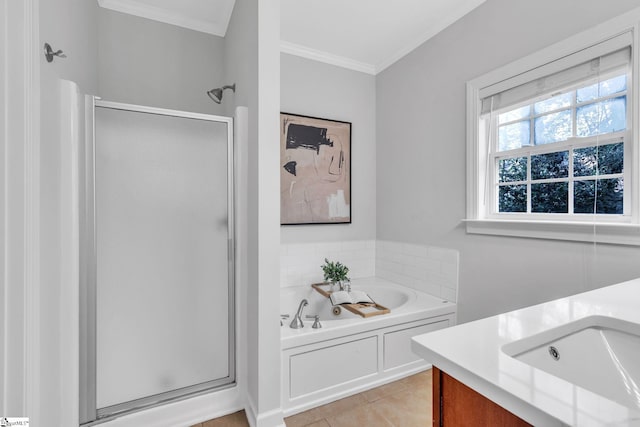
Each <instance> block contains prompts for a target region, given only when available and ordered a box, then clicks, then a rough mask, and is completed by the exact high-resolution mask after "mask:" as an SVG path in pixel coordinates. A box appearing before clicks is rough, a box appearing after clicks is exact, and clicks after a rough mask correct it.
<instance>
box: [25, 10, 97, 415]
mask: <svg viewBox="0 0 640 427" xmlns="http://www.w3.org/2000/svg"><path fill="white" fill-rule="evenodd" d="M38 3H39V14H40V17H39V23H38V25H39V30H40V40H39V42H38V43H37V44H38V49H40V46H42V45H43V44H44V42H45V41H46V42H49V43H50V44H51V46H53V48H54V49H56V50H57V49H62V50H64V52H65V54H66V55H67V58H56V59H55V60H54V61H53V62H52V63H47V62H45V60H44V56H40V101H41V102H40V115H41V117H40V141H39V149H40V153H39V158H40V165H39V175H40V183H39V185H40V188H39V191H40V206H39V207H38V208H39V215H40V216H39V219H40V229H39V231H40V233H39V235H38V237H39V243H40V245H39V246H40V256H39V263H40V264H39V267H40V271H39V272H32V274H34V275H36V276H37V277H38V278H39V286H38V287H37V289H32V290H31V291H30V292H33V293H34V294H35V295H37V298H38V303H39V304H40V307H39V309H38V310H37V312H38V317H37V319H38V320H39V322H40V323H39V326H40V328H39V336H38V337H30V338H31V339H37V340H38V342H39V348H40V349H41V350H42V351H41V352H40V353H39V354H37V355H31V356H28V357H27V359H25V360H29V359H31V358H32V357H35V358H39V361H40V364H39V365H40V366H39V368H40V369H39V371H38V372H32V373H31V374H32V375H38V376H39V377H38V380H39V381H38V383H37V384H38V390H37V393H38V394H39V397H40V400H39V402H38V403H39V407H37V406H38V405H36V404H34V405H33V407H31V408H28V409H29V411H30V412H32V413H33V414H34V416H32V417H31V419H30V421H31V423H32V424H33V425H73V424H72V423H73V422H74V421H75V423H76V425H77V421H76V420H77V409H76V411H73V408H77V406H76V404H77V402H76V404H72V403H71V402H69V401H68V400H66V398H67V397H68V393H69V392H70V391H71V390H72V389H73V388H74V387H75V386H76V385H75V384H73V385H70V382H72V381H73V376H70V375H71V374H70V372H77V369H78V366H77V364H75V366H74V361H76V360H77V359H75V357H74V354H73V348H69V347H67V346H65V344H64V343H65V341H64V340H63V337H65V336H68V334H69V332H70V331H72V330H73V327H74V326H75V325H69V324H68V323H65V320H68V319H69V316H68V313H67V312H65V307H67V308H68V307H69V304H70V303H71V304H72V303H73V301H68V300H65V285H67V283H65V282H63V280H62V277H65V273H67V271H66V270H67V267H68V264H67V262H68V261H69V259H68V257H69V253H68V252H67V253H63V251H61V248H65V250H64V251H65V252H66V247H65V246H64V244H65V241H68V239H67V235H65V234H63V227H64V226H65V225H66V224H68V221H69V218H68V217H66V216H65V215H64V212H66V211H67V209H68V207H69V205H65V202H68V200H65V199H64V197H63V196H64V195H65V194H67V195H68V191H67V188H65V186H66V185H68V182H63V179H64V178H63V176H64V175H66V173H67V172H68V171H67V170H62V169H61V168H62V164H63V162H64V160H63V158H65V157H66V158H68V157H69V151H67V150H65V149H63V146H66V142H67V141H62V140H61V138H60V134H61V128H62V126H63V125H65V124H63V123H62V118H61V117H62V116H61V115H62V112H61V109H60V105H61V91H60V79H66V80H71V81H74V82H76V83H77V84H78V85H79V86H80V87H81V90H83V91H86V92H88V93H95V91H96V90H97V86H98V69H97V50H96V46H97V44H98V41H97V27H98V10H97V9H98V7H97V4H96V2H95V1H86V0H57V1H55V2H53V1H40V2H38ZM69 124H70V123H66V125H69ZM36 234H37V233H36ZM71 317H73V316H71ZM70 352H71V354H69V353H70ZM76 354H77V353H76ZM36 381H37V380H36ZM31 403H34V402H31ZM27 415H31V414H27Z"/></svg>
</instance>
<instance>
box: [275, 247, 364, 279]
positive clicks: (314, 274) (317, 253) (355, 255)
mask: <svg viewBox="0 0 640 427" xmlns="http://www.w3.org/2000/svg"><path fill="white" fill-rule="evenodd" d="M325 258H327V259H329V261H340V262H341V263H343V264H344V265H346V266H347V267H349V277H350V278H352V279H356V278H360V277H372V276H375V272H376V265H375V264H376V241H375V240H353V241H345V242H323V243H292V244H282V245H280V284H281V286H298V285H301V286H309V285H310V284H312V283H317V282H322V281H323V279H324V278H323V276H322V268H321V266H322V264H324V259H325Z"/></svg>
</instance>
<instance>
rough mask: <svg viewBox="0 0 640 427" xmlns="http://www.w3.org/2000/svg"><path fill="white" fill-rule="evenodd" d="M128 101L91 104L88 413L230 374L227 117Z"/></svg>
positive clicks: (186, 390) (227, 379)
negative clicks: (91, 389)
mask: <svg viewBox="0 0 640 427" xmlns="http://www.w3.org/2000/svg"><path fill="white" fill-rule="evenodd" d="M128 107H131V108H125V107H122V105H120V104H112V103H107V102H101V103H100V104H98V105H97V106H96V108H95V147H94V150H95V154H94V155H95V170H94V176H95V183H94V188H95V198H94V200H95V245H94V247H95V251H96V264H95V300H96V305H95V331H96V337H95V392H96V396H95V407H96V410H97V418H103V417H108V416H110V415H114V414H118V413H121V412H126V411H128V410H131V409H135V408H139V407H142V406H147V405H153V404H157V403H160V402H163V401H167V400H171V399H173V398H176V397H180V396H184V395H185V394H190V393H197V392H200V391H203V390H208V389H211V388H212V387H216V386H220V385H225V384H229V383H232V382H233V381H234V374H235V373H234V362H233V361H234V347H233V342H234V339H233V330H234V325H233V289H234V288H233V274H232V273H233V256H232V253H233V252H232V249H233V245H232V236H233V232H232V231H233V223H232V218H233V215H232V210H231V207H232V203H231V202H232V200H233V198H232V194H231V189H232V185H231V176H232V174H231V165H232V161H231V160H232V153H231V147H232V144H231V138H230V132H231V126H230V119H226V120H225V118H216V117H215V116H205V115H197V114H189V113H177V112H167V111H166V110H156V109H145V108H142V109H141V110H135V109H134V108H133V107H132V106H128ZM169 113H172V114H169Z"/></svg>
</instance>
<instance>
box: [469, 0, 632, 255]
mask: <svg viewBox="0 0 640 427" xmlns="http://www.w3.org/2000/svg"><path fill="white" fill-rule="evenodd" d="M639 28H640V8H638V9H634V10H632V11H630V12H628V13H626V14H623V15H620V16H618V17H616V18H614V19H611V20H609V21H607V22H605V23H603V24H600V25H598V26H597V27H594V28H592V29H590V30H587V31H585V32H582V33H580V34H577V35H575V36H573V37H570V38H568V39H566V40H563V41H561V42H559V43H556V44H554V45H552V46H550V47H548V48H546V49H543V50H541V51H538V52H536V53H534V54H532V55H529V56H527V57H524V58H522V59H520V60H518V61H515V62H513V63H510V64H508V65H505V66H503V67H501V68H498V69H496V70H494V71H492V72H490V73H488V74H485V75H483V76H480V77H478V78H476V79H474V80H471V81H469V82H467V123H466V125H467V219H466V220H465V222H466V228H467V232H468V233H473V234H489V235H503V236H519V237H531V238H544V239H557V240H571V241H585V242H602V243H613V244H626V245H640V209H639V206H640V182H639V177H640V173H639V169H640V160H639V159H640V142H639V139H638V135H639V132H638V130H639V129H638V125H639V118H638V116H639V115H640V109H639V108H638V106H639V100H640V95H639V93H640V92H639V85H638V81H639V74H640V55H638V53H637V52H636V50H637V49H638V48H640V43H639V40H638V39H639V34H638V33H639ZM626 32H631V35H632V42H631V43H632V50H631V55H632V56H631V65H630V67H631V69H632V70H633V72H632V78H631V79H630V81H629V82H628V84H629V88H628V90H627V108H628V109H630V111H631V114H628V117H630V118H629V119H628V120H630V122H629V123H628V127H627V129H628V131H627V132H622V133H623V134H624V135H623V138H624V141H625V153H624V154H625V176H624V179H625V190H624V191H625V193H626V196H625V199H626V200H629V201H630V203H629V202H627V201H625V203H627V205H625V210H624V215H613V216H611V215H602V214H600V215H595V214H591V215H589V214H585V215H584V216H582V215H580V216H581V217H580V218H576V217H573V216H567V215H563V214H547V215H544V214H543V215H540V214H536V215H530V214H525V215H522V214H517V215H505V214H504V213H502V214H496V213H495V208H492V206H491V204H492V203H494V202H495V195H494V193H495V185H494V180H495V175H493V174H494V170H495V167H487V161H490V158H489V157H488V156H489V150H488V146H487V144H490V141H489V139H488V138H487V137H486V135H487V134H488V133H487V129H486V127H487V125H486V123H488V121H487V120H481V119H480V118H481V112H482V111H481V110H482V104H481V99H482V98H481V93H482V91H483V90H484V89H486V88H490V87H500V86H501V85H504V84H507V85H508V84H511V85H512V86H511V87H513V84H514V83H513V81H517V80H518V78H519V77H520V76H525V74H527V73H528V74H529V75H531V74H532V72H535V70H536V69H537V68H539V67H541V66H543V65H546V64H550V63H553V62H555V61H558V62H561V61H562V60H563V58H567V57H569V56H571V55H573V54H576V53H577V52H581V51H583V50H585V49H587V48H589V47H591V46H595V45H599V44H601V43H604V42H606V41H607V40H610V39H612V38H614V37H616V36H618V35H620V34H623V33H626ZM524 78H526V77H524ZM505 82H510V83H505ZM524 82H526V80H523V81H522V82H521V83H524ZM508 88H509V87H508V86H507V87H504V89H508ZM504 89H503V90H504ZM620 134H621V133H617V134H616V135H620ZM612 136H614V135H611V134H609V135H607V134H605V135H600V136H598V138H599V144H600V145H604V144H606V142H607V141H610V140H611V139H610V138H611V137H612ZM585 142H586V141H585ZM629 142H630V143H629ZM575 144H579V145H584V144H583V142H577V141H576V140H575V139H572V140H569V141H567V142H562V143H553V144H548V145H547V146H540V148H538V147H535V146H534V147H527V149H528V150H530V151H538V150H540V151H541V152H555V151H561V150H562V148H563V146H564V148H566V147H569V146H571V145H575ZM587 145H588V144H587ZM494 155H495V153H494ZM629 169H630V170H629Z"/></svg>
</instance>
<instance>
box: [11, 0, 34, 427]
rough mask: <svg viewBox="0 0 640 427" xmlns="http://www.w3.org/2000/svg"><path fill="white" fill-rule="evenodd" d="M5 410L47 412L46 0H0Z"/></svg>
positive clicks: (27, 413)
mask: <svg viewBox="0 0 640 427" xmlns="http://www.w3.org/2000/svg"><path fill="white" fill-rule="evenodd" d="M0 12H1V14H0V16H1V17H2V20H3V21H4V22H2V30H0V31H1V32H2V34H1V35H0V47H2V53H0V56H1V58H0V67H1V69H2V70H3V71H4V73H3V75H2V79H1V81H0V84H2V88H1V89H0V93H1V94H2V95H3V96H2V106H1V107H0V108H1V111H0V113H1V115H2V118H0V130H1V138H2V140H1V141H0V159H1V160H2V163H3V165H2V171H3V173H2V174H0V199H1V200H0V220H1V223H0V224H1V225H0V235H1V236H2V237H3V239H2V242H3V245H2V248H1V249H0V254H1V255H2V260H1V261H0V273H1V276H0V277H1V279H0V295H2V301H3V307H1V311H2V314H1V316H2V324H3V325H4V329H3V330H2V331H0V342H1V345H2V351H1V352H0V362H2V368H0V369H1V371H0V379H1V380H2V381H0V383H1V384H2V386H1V387H0V412H2V415H12V416H27V417H29V418H30V420H31V422H32V424H33V425H43V423H42V418H41V417H40V413H39V407H40V396H39V391H38V389H39V381H40V333H39V331H40V323H39V322H40V316H39V313H40V298H39V296H40V280H39V271H40V266H39V265H40V263H39V259H40V246H39V240H40V238H39V236H40V210H39V206H40V202H39V201H40V183H39V182H40V181H39V179H40V52H41V49H40V48H39V47H38V45H39V44H40V42H39V0H6V1H3V2H2V6H0Z"/></svg>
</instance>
